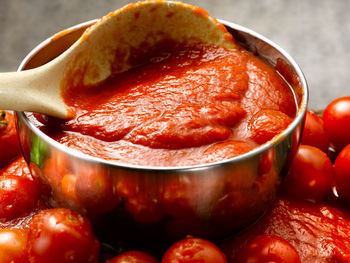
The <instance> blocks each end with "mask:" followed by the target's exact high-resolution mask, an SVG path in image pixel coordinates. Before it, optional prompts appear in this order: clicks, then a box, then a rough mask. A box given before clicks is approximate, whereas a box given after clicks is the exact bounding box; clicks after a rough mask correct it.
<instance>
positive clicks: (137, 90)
mask: <svg viewBox="0 0 350 263" xmlns="http://www.w3.org/2000/svg"><path fill="white" fill-rule="evenodd" d="M63 97H64V100H65V102H66V104H67V105H68V106H69V107H70V109H71V110H72V111H73V112H74V113H75V118H74V119H72V120H69V121H60V120H57V119H53V118H47V117H46V116H41V117H40V116H37V115H36V120H37V121H36V123H37V124H38V126H39V127H40V128H41V129H42V130H43V131H44V132H45V133H46V134H48V135H49V136H51V137H52V138H53V139H55V140H57V141H58V142H60V143H62V144H65V145H67V146H68V147H71V148H74V149H77V150H79V151H81V152H83V153H85V154H88V155H92V156H96V157H100V158H103V159H107V160H114V161H120V162H123V163H130V164H138V165H152V166H184V165H195V164H201V163H208V162H214V161H220V160H223V159H227V158H232V157H234V156H237V155H240V154H242V153H245V152H248V151H250V150H251V149H253V148H255V147H257V146H258V145H260V144H262V143H264V142H266V141H268V140H270V139H271V138H272V137H274V136H275V135H276V134H278V133H280V132H281V131H282V130H283V129H285V128H286V126H288V125H289V123H290V122H291V121H292V119H293V117H294V116H295V113H296V104H295V99H294V95H293V92H292V90H291V89H290V87H289V86H288V85H287V84H286V82H285V81H284V80H283V79H282V78H281V77H280V75H279V74H278V73H277V72H276V71H275V70H274V68H272V67H271V66H270V65H268V64H267V63H265V62H263V61H262V60H260V59H259V58H258V57H256V56H255V55H253V54H252V53H250V52H248V51H246V50H244V49H235V50H227V49H225V48H222V47H213V46H194V47H178V48H176V50H175V51H172V52H171V53H169V52H161V54H160V55H158V56H155V57H153V58H151V59H150V60H149V61H148V62H147V63H145V64H144V65H143V66H140V67H137V68H135V69H132V70H129V71H127V72H124V73H121V74H118V75H116V76H114V77H112V78H110V79H108V80H107V81H106V82H104V83H103V84H101V85H98V86H96V87H89V88H86V87H80V86H78V87H70V88H68V89H66V90H65V91H64V92H63ZM266 125H268V127H271V129H268V130H266V129H264V127H266Z"/></svg>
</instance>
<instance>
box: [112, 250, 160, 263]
mask: <svg viewBox="0 0 350 263" xmlns="http://www.w3.org/2000/svg"><path fill="white" fill-rule="evenodd" d="M157 262H158V261H157V260H156V259H155V258H154V257H152V256H151V255H149V254H147V253H144V252H141V251H127V252H124V253H122V254H120V255H118V256H116V257H114V258H112V259H111V260H109V261H107V263H157Z"/></svg>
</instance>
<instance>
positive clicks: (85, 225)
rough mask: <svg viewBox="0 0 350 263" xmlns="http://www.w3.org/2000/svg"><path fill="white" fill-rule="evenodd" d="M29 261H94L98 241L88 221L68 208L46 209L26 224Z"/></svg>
mask: <svg viewBox="0 0 350 263" xmlns="http://www.w3.org/2000/svg"><path fill="white" fill-rule="evenodd" d="M27 251H28V257H29V262H31V263H32V262H33V263H34V262H35V263H41V262H43V263H44V262H51V263H56V262H57V263H65V262H74V263H80V262H81V263H91V262H93V263H96V262H98V254H99V242H98V241H97V239H96V238H95V236H94V234H93V232H92V228H91V225H90V222H89V221H88V220H87V219H86V218H84V217H83V216H81V215H80V214H78V213H75V212H73V211H71V210H69V209H63V208H62V209H47V210H43V211H41V212H40V213H39V214H37V215H35V216H34V217H33V219H32V220H31V221H30V223H29V233H28V243H27Z"/></svg>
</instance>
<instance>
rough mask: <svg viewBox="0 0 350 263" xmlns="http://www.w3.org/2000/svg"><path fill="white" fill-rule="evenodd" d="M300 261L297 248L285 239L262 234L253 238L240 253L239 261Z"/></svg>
mask: <svg viewBox="0 0 350 263" xmlns="http://www.w3.org/2000/svg"><path fill="white" fill-rule="evenodd" d="M268 262H274V263H300V257H299V254H298V252H297V251H296V250H295V248H294V247H293V246H292V245H291V244H290V243H289V242H288V241H287V240H285V239H283V238H281V237H278V236H272V235H260V236H257V237H255V238H254V239H253V240H251V241H250V242H249V243H248V244H247V245H246V246H245V247H244V248H243V249H242V250H241V251H240V252H239V253H238V260H237V263H268Z"/></svg>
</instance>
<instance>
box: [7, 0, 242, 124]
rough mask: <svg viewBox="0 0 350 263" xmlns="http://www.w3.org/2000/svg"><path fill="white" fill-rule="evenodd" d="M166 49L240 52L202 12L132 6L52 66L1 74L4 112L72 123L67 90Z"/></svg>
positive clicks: (165, 5)
mask: <svg viewBox="0 0 350 263" xmlns="http://www.w3.org/2000/svg"><path fill="white" fill-rule="evenodd" d="M166 43H178V44H196V43H205V44H210V45H216V46H223V47H226V48H229V49H230V48H234V47H235V43H234V40H233V38H232V36H231V34H229V33H228V32H227V31H226V29H225V27H224V26H223V25H222V24H220V23H218V22H217V21H216V20H215V19H214V18H212V17H210V16H209V15H208V13H207V12H206V11H204V10H203V9H200V8H198V7H195V6H192V5H188V4H184V3H181V2H168V1H145V2H138V3H136V4H129V5H127V6H125V7H123V8H121V9H118V10H116V11H114V12H112V13H110V14H108V15H106V16H104V17H102V18H100V19H99V20H98V21H97V22H96V23H95V24H93V25H92V26H91V27H89V28H88V29H87V30H86V31H85V32H84V34H83V35H82V36H81V37H80V38H79V39H78V40H77V42H75V43H74V44H73V45H72V46H71V47H70V48H69V49H68V50H66V51H65V52H64V53H62V54H61V55H60V56H59V57H57V58H56V59H54V60H52V61H51V62H49V63H47V64H45V65H43V66H41V67H38V68H35V69H30V70H26V71H20V72H10V73H0V108H1V109H7V110H17V111H31V112H38V113H43V114H47V115H51V116H55V117H58V118H63V119H66V118H69V117H71V116H70V112H69V109H68V108H67V107H66V105H65V103H64V100H63V98H62V96H61V94H62V90H64V89H66V88H67V87H69V86H72V85H73V86H74V85H84V86H86V87H89V86H91V85H96V84H98V83H100V82H102V81H104V80H106V79H107V78H108V77H109V76H111V75H112V74H116V73H119V72H123V71H126V70H128V69H130V68H132V67H135V66H137V65H138V63H139V60H140V59H139V58H140V57H143V56H145V55H147V54H149V53H152V52H153V53H154V52H155V51H156V47H157V46H159V45H165V44H166Z"/></svg>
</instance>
